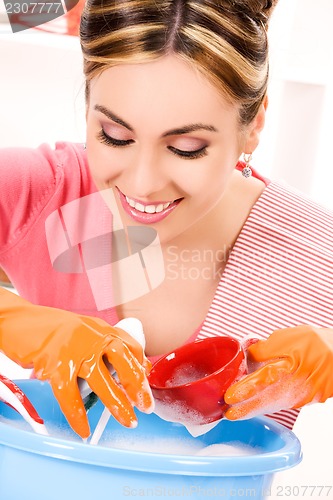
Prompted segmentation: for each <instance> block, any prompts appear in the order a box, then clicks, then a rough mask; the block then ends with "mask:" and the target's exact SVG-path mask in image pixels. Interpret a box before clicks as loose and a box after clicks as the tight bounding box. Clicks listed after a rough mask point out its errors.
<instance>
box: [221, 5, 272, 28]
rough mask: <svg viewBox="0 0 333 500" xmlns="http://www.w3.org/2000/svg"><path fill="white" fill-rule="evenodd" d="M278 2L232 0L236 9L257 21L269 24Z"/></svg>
mask: <svg viewBox="0 0 333 500" xmlns="http://www.w3.org/2000/svg"><path fill="white" fill-rule="evenodd" d="M277 3H278V0H231V4H232V6H233V8H234V9H237V10H238V11H241V12H243V13H245V14H247V15H248V16H249V17H252V19H254V20H255V21H259V22H262V23H263V24H264V25H265V26H266V25H267V24H268V21H269V19H270V16H271V14H272V12H273V10H274V8H275V6H276V4H277Z"/></svg>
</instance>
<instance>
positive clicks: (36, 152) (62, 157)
mask: <svg viewBox="0 0 333 500" xmlns="http://www.w3.org/2000/svg"><path fill="white" fill-rule="evenodd" d="M73 156H75V157H76V155H75V153H74V148H73V147H72V146H71V145H70V144H68V143H57V144H56V146H55V148H54V149H52V148H51V147H50V146H48V145H46V144H42V145H41V146H39V147H38V148H36V149H30V148H6V149H0V254H1V253H2V252H4V251H6V249H8V248H9V247H11V246H12V245H13V244H15V243H16V242H17V241H18V240H19V239H20V237H21V236H23V235H24V234H25V232H26V231H28V230H29V228H30V227H31V225H32V224H33V223H34V221H35V220H36V218H38V215H39V213H40V212H41V210H43V208H44V207H45V206H46V205H47V203H48V201H49V200H50V199H51V198H52V196H53V195H54V193H55V192H56V190H57V189H58V187H59V186H60V185H61V182H62V178H63V175H64V165H67V166H68V164H70V163H72V162H73V158H72V157H73Z"/></svg>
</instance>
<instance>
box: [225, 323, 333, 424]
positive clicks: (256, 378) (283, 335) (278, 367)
mask: <svg viewBox="0 0 333 500" xmlns="http://www.w3.org/2000/svg"><path fill="white" fill-rule="evenodd" d="M248 361H249V366H250V367H251V364H252V363H254V364H253V368H254V369H255V371H253V372H252V373H250V375H247V376H246V377H244V378H243V379H241V380H240V381H238V382H236V383H235V384H233V385H232V386H231V387H229V389H228V390H227V391H226V393H225V396H224V399H225V402H226V403H227V404H228V405H230V408H229V409H228V410H227V412H226V414H225V416H226V418H228V419H229V420H237V419H239V418H250V417H254V416H256V415H262V414H265V413H272V412H275V411H279V410H282V409H287V408H301V407H302V406H304V405H306V404H308V403H314V402H324V401H326V400H327V399H328V398H330V397H332V396H333V329H328V328H314V327H310V326H305V325H304V326H297V327H294V328H285V329H282V330H276V331H275V332H273V333H272V335H271V336H270V337H269V338H268V339H267V340H261V341H259V342H256V343H255V344H253V345H251V346H250V347H249V349H248Z"/></svg>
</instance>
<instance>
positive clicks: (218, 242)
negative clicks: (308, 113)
mask: <svg viewBox="0 0 333 500" xmlns="http://www.w3.org/2000/svg"><path fill="white" fill-rule="evenodd" d="M274 3H276V2H272V1H265V0H262V1H260V0H252V1H251V0H250V1H234V0H230V1H227V0H225V1H211V0H205V1H199V0H192V1H184V0H181V1H180V0H174V1H170V0H168V1H166V0H165V1H164V0H161V1H159V2H156V1H155V0H154V1H153V0H136V1H134V0H129V1H122V2H118V1H107V2H103V4H101V3H100V2H99V1H98V0H92V1H88V3H87V4H86V7H85V9H84V12H83V16H82V21H81V35H80V36H81V45H82V52H83V57H84V72H85V77H86V117H87V141H86V145H85V146H82V145H77V144H67V143H59V144H58V145H57V147H56V149H55V151H53V150H51V148H49V147H47V146H46V145H43V146H41V147H40V148H38V149H37V150H27V149H24V150H5V151H3V152H2V153H1V170H2V171H4V173H3V174H2V177H3V179H2V182H1V188H0V189H1V197H0V200H1V201H0V206H1V211H2V220H3V224H2V228H1V234H0V244H1V253H0V265H1V266H2V267H3V268H4V270H5V271H6V272H7V273H8V275H9V277H10V279H11V281H12V282H13V284H14V285H15V286H16V287H17V289H18V291H19V293H20V295H21V296H22V297H25V298H26V299H28V300H29V301H31V302H32V303H34V304H36V305H34V306H32V305H29V303H27V302H24V301H23V299H20V298H18V297H14V296H11V295H9V294H7V293H6V295H4V298H3V302H2V304H5V306H3V305H1V315H2V317H3V322H2V326H1V331H2V338H1V341H0V347H1V349H2V350H3V351H4V352H5V353H6V354H7V355H8V356H10V357H11V358H12V359H14V360H15V361H17V362H20V363H21V364H23V365H25V366H27V365H29V366H30V365H33V366H34V369H35V372H36V376H37V377H39V378H50V380H51V383H52V387H53V390H54V392H55V395H56V397H57V398H58V400H59V402H60V404H61V407H62V409H63V411H64V413H65V415H66V417H67V418H68V420H69V422H70V423H71V425H72V426H73V428H74V429H75V430H76V432H78V433H79V434H80V435H82V436H87V435H88V434H89V429H88V427H87V422H86V417H85V413H84V409H83V405H82V400H81V398H80V395H79V393H78V389H77V386H76V378H77V377H78V376H79V377H83V378H86V379H87V380H88V381H89V383H90V385H91V387H92V389H93V390H94V391H95V392H96V393H97V394H98V395H99V396H100V397H101V399H102V400H103V402H104V403H105V404H106V406H108V407H109V408H110V411H112V413H113V414H114V415H115V417H116V418H118V419H119V421H121V422H122V423H124V424H125V425H134V422H135V416H134V413H133V411H132V404H137V405H138V407H139V408H140V409H142V410H143V411H150V410H151V404H152V402H151V396H150V393H149V391H148V390H147V389H146V385H145V384H146V379H145V376H144V370H143V367H142V366H141V363H142V364H143V366H147V363H146V360H145V358H144V357H143V354H142V352H140V350H139V349H138V347H137V346H133V345H132V346H131V345H130V340H129V338H128V336H126V334H125V333H124V332H121V331H119V330H115V329H113V328H112V327H111V326H110V325H115V324H116V322H117V321H118V319H122V318H126V317H128V316H135V317H137V318H139V319H140V320H141V321H142V323H143V326H144V331H145V337H146V355H147V356H148V357H150V358H151V360H154V359H156V357H158V356H159V355H161V354H162V353H164V352H166V351H168V350H171V349H173V348H174V347H177V346H179V345H181V344H183V343H185V342H189V341H192V340H194V339H195V338H204V337H206V336H211V335H223V334H227V335H231V336H235V337H236V338H238V339H243V338H245V337H248V336H257V337H258V338H260V339H263V340H261V341H259V342H258V343H257V344H254V345H253V346H252V347H251V348H250V349H249V359H250V360H251V361H252V362H253V363H254V368H258V369H257V370H254V371H253V373H251V374H250V375H249V376H248V377H246V378H244V379H243V380H242V381H240V382H238V383H237V384H235V385H234V386H232V387H231V388H230V389H229V390H228V392H227V394H226V401H227V403H228V404H230V408H229V410H228V412H227V414H226V416H227V418H230V419H237V418H242V417H248V416H252V415H255V414H258V413H272V412H276V413H275V414H274V415H273V417H274V418H276V419H277V420H279V421H280V422H282V423H284V424H285V425H287V426H288V427H292V424H293V422H294V420H295V419H296V417H297V413H298V411H299V410H298V409H299V408H300V407H301V406H304V405H305V404H307V403H309V402H313V401H325V400H326V399H327V398H328V397H331V396H332V394H333V384H332V381H331V375H330V373H331V370H332V365H333V341H332V339H333V336H332V334H333V330H332V325H333V313H332V307H331V304H332V299H333V287H332V281H333V280H332V278H333V273H332V263H333V254H332V243H333V241H332V234H333V232H332V229H333V218H332V214H331V213H329V212H328V211H327V210H325V209H324V208H322V207H319V206H317V205H315V204H314V203H312V202H311V201H309V200H306V199H303V198H302V197H301V196H299V195H298V194H297V193H294V192H292V191H291V190H289V189H288V188H286V187H284V186H281V185H279V184H278V183H274V182H269V181H268V180H266V179H264V178H263V177H261V176H260V175H259V174H258V173H256V172H254V171H253V169H252V168H251V166H250V157H251V154H252V153H253V151H254V150H255V149H256V147H257V145H258V142H259V137H260V132H261V130H262V128H263V126H264V120H265V110H266V106H267V97H266V93H267V81H268V43H267V32H266V30H267V27H268V21H269V17H270V15H271V12H272V10H273V7H274ZM242 154H243V155H244V161H240V162H239V161H238V159H239V158H240V156H241V155H242ZM251 174H253V175H251ZM23 255H24V257H23ZM18 256H20V258H18ZM37 304H38V305H37ZM40 306H44V307H40ZM53 308H55V309H53ZM69 311H71V312H69ZM23 324H24V335H25V337H24V339H23V337H22V336H23V333H22V331H23V328H22V325H23ZM302 325H310V326H302ZM268 337H269V339H268V340H264V339H267V338H268ZM63 345H67V346H68V348H67V350H66V352H65V353H64V352H63V351H61V346H63ZM21 346H22V348H21ZM82 346H84V347H83V348H82ZM122 350H126V352H125V358H126V359H127V362H126V363H122V361H121V360H122ZM36 353H37V354H36ZM50 353H52V355H51V354H50ZM104 353H106V355H107V356H108V359H109V361H110V362H112V363H113V364H114V365H115V367H116V368H117V371H118V375H119V378H120V380H121V382H122V386H123V387H122V390H121V389H120V388H119V387H118V386H116V384H114V382H113V381H112V379H111V378H110V376H109V374H108V372H107V370H106V367H105V365H104V363H103V360H102V354H104ZM50 359H51V360H52V362H50V361H49V360H50ZM96 359H98V360H99V363H98V368H97V369H95V366H97V365H96V364H95V362H94V361H95V360H96ZM88 360H89V361H88ZM91 360H92V361H91ZM69 362H72V364H73V366H74V367H75V369H74V371H73V374H70V373H69V369H68V364H69ZM256 363H264V366H263V367H260V366H259V367H257V365H256ZM133 364H134V366H135V368H133V369H132V368H131V365H132V366H133ZM59 366H60V368H59ZM91 374H93V375H91ZM63 388H65V390H64V389H63ZM115 391H116V394H115ZM138 391H139V393H138ZM72 400H74V401H75V404H74V410H73V411H71V409H70V408H71V405H72ZM119 401H120V403H119ZM290 408H291V409H290Z"/></svg>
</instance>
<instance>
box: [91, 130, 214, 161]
mask: <svg viewBox="0 0 333 500" xmlns="http://www.w3.org/2000/svg"><path fill="white" fill-rule="evenodd" d="M97 138H98V140H99V141H100V142H102V143H103V144H107V145H108V146H113V147H116V148H117V147H124V146H129V145H130V144H133V142H134V140H133V139H128V140H126V141H125V140H119V139H114V138H113V137H111V136H109V135H108V134H107V133H106V132H105V131H104V130H103V129H101V131H100V132H99V133H98V136H97ZM168 150H169V151H171V153H173V154H174V155H176V156H180V157H181V158H183V159H185V160H195V159H197V158H202V157H203V156H206V154H207V146H203V147H202V148H200V149H197V150H196V151H182V150H181V149H177V148H174V147H173V146H168Z"/></svg>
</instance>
